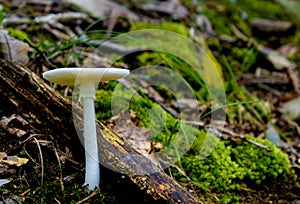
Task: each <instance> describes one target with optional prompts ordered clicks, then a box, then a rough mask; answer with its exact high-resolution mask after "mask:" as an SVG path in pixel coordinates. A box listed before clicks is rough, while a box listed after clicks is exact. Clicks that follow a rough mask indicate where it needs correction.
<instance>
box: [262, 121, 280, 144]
mask: <svg viewBox="0 0 300 204" xmlns="http://www.w3.org/2000/svg"><path fill="white" fill-rule="evenodd" d="M266 136H267V138H268V140H269V141H270V142H272V143H273V144H274V145H276V146H277V147H284V142H283V141H282V140H281V139H280V135H279V133H278V132H277V130H276V129H275V128H274V127H273V125H272V124H271V123H268V129H267V131H266Z"/></svg>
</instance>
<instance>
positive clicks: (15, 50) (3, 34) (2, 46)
mask: <svg viewBox="0 0 300 204" xmlns="http://www.w3.org/2000/svg"><path fill="white" fill-rule="evenodd" d="M28 49H29V45H28V44H27V43H24V42H22V41H19V40H17V39H15V38H11V37H10V36H9V35H8V32H7V31H6V30H0V53H1V55H2V56H3V57H4V58H5V59H7V60H9V61H13V62H18V63H21V64H24V65H25V64H27V62H28V60H29V58H28Z"/></svg>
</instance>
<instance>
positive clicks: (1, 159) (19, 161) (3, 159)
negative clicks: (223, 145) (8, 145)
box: [0, 152, 28, 167]
mask: <svg viewBox="0 0 300 204" xmlns="http://www.w3.org/2000/svg"><path fill="white" fill-rule="evenodd" d="M27 162H28V159H26V158H20V157H17V156H7V154H6V153H5V152H0V163H5V164H8V165H16V166H17V167H19V166H22V165H23V164H26V163H27Z"/></svg>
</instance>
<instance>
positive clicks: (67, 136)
mask: <svg viewBox="0 0 300 204" xmlns="http://www.w3.org/2000/svg"><path fill="white" fill-rule="evenodd" d="M0 93H1V94H0V95H1V98H3V97H4V98H7V99H8V101H9V102H10V104H11V105H12V106H13V108H14V109H16V110H17V112H19V114H20V115H21V117H22V118H24V119H25V120H26V121H27V122H28V123H29V124H30V126H31V128H32V130H34V132H35V133H40V134H46V135H51V136H52V137H53V138H56V139H58V140H59V141H60V142H61V143H64V144H65V145H66V146H68V147H69V148H70V149H71V150H72V149H74V148H75V149H76V148H78V146H81V145H80V140H79V137H78V134H79V135H81V134H82V132H80V128H77V129H79V130H78V132H76V129H75V127H74V122H73V119H72V118H73V116H74V119H75V121H77V122H76V123H78V124H79V125H78V127H80V126H81V124H82V110H81V109H80V108H79V107H78V106H76V105H73V107H72V103H71V101H70V100H68V99H66V98H64V97H62V96H61V95H60V94H59V93H58V92H56V91H55V90H54V89H52V88H51V87H50V86H49V85H48V84H47V83H45V82H44V80H43V79H41V78H40V77H39V76H38V75H36V74H35V73H33V72H32V71H30V69H28V68H26V67H24V66H22V65H19V64H15V63H12V62H9V61H6V60H1V59H0ZM72 108H73V109H72ZM72 110H73V111H72ZM73 112H74V114H73ZM97 124H98V125H97V135H98V146H99V152H100V155H99V156H100V160H101V163H103V162H105V164H106V165H105V166H107V167H108V168H110V167H112V168H113V169H125V170H126V171H127V172H131V173H130V174H128V176H129V178H130V179H131V180H132V181H133V182H134V183H135V184H136V185H138V186H139V188H140V189H141V190H143V191H145V192H147V193H148V194H150V195H151V196H152V197H153V198H154V199H162V200H165V201H166V202H167V203H201V201H199V200H198V199H197V198H195V197H194V196H193V195H191V194H190V193H189V192H188V191H187V190H186V189H185V188H183V187H182V186H180V185H179V184H177V183H176V182H175V181H174V179H172V178H170V177H169V176H167V175H166V174H165V173H164V172H163V171H160V169H159V168H158V167H156V166H155V165H154V164H153V163H152V162H151V161H150V160H148V159H147V158H145V157H143V156H138V157H133V158H131V159H130V162H124V158H129V157H130V156H131V155H137V153H136V151H135V150H134V149H133V148H131V147H130V146H129V145H128V144H127V143H125V142H124V141H123V140H121V139H120V138H119V137H118V136H117V135H116V134H114V133H113V132H112V131H110V130H109V129H108V128H107V127H106V126H104V125H103V124H102V123H100V122H98V123H97ZM77 133H78V134H77ZM81 148H82V147H81ZM75 156H76V155H75ZM136 172H143V173H145V174H144V175H135V173H136Z"/></svg>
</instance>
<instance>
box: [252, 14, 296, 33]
mask: <svg viewBox="0 0 300 204" xmlns="http://www.w3.org/2000/svg"><path fill="white" fill-rule="evenodd" d="M251 26H252V27H253V28H254V29H257V30H259V31H261V32H265V33H280V32H281V33H284V32H287V31H289V30H290V29H291V28H292V27H293V24H292V23H291V22H287V21H277V20H271V19H263V18H254V19H253V20H252V22H251Z"/></svg>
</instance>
